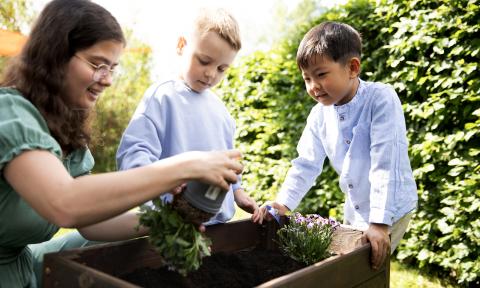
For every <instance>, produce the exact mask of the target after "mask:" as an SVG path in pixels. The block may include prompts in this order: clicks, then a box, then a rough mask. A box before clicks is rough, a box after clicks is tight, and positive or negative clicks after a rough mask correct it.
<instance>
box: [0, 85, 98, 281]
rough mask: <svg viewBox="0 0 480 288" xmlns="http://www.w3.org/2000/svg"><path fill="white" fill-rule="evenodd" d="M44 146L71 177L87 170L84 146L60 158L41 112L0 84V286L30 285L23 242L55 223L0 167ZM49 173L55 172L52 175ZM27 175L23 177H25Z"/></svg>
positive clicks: (47, 235) (45, 236)
mask: <svg viewBox="0 0 480 288" xmlns="http://www.w3.org/2000/svg"><path fill="white" fill-rule="evenodd" d="M37 149H40V150H47V151H50V152H51V153H52V154H54V155H55V156H56V157H58V159H60V160H61V161H62V162H63V164H64V166H65V168H66V169H67V170H68V172H69V173H70V175H72V177H77V176H81V175H85V174H88V173H89V172H90V170H91V169H92V168H93V165H94V161H93V157H92V154H91V153H90V151H89V150H88V149H81V150H75V151H74V152H72V153H71V154H69V155H68V156H67V157H65V158H62V150H61V148H60V145H59V144H58V143H57V141H56V140H55V139H54V138H53V137H52V136H51V135H50V132H49V129H48V127H47V123H46V122H45V119H44V118H43V117H42V115H41V114H40V112H39V111H38V110H37V109H36V108H35V106H33V105H32V103H31V102H29V101H28V100H27V99H25V98H24V97H22V96H21V94H20V93H19V92H18V91H17V90H15V89H12V88H0V172H1V173H0V287H1V288H3V287H8V288H12V287H29V286H34V284H33V283H31V281H32V279H34V278H33V277H32V276H33V267H32V266H33V259H32V252H31V250H30V249H29V248H28V247H27V245H28V244H33V243H40V242H44V241H47V240H49V239H51V238H52V237H53V235H54V234H55V233H56V232H57V231H58V229H59V227H57V226H56V225H54V224H52V223H49V222H48V221H47V220H45V219H44V218H42V217H41V216H40V215H38V214H37V212H36V211H35V210H34V209H33V208H32V207H30V205H29V204H28V203H26V202H25V201H24V200H23V199H22V198H21V197H20V195H19V194H17V192H15V191H14V190H13V189H12V187H11V186H10V185H9V184H8V183H7V181H6V180H5V178H4V177H3V169H4V167H5V166H6V165H7V164H8V163H9V161H11V160H12V159H13V158H14V157H16V156H18V155H19V154H20V153H22V152H23V151H27V150H37ZM52 176H54V175H52ZM25 181H28V179H25Z"/></svg>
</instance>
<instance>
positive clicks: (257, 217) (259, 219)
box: [252, 202, 290, 224]
mask: <svg viewBox="0 0 480 288" xmlns="http://www.w3.org/2000/svg"><path fill="white" fill-rule="evenodd" d="M267 205H270V206H271V207H273V208H274V209H277V212H278V214H280V215H281V216H283V215H285V213H287V212H288V211H290V209H288V208H287V206H285V205H282V204H279V203H277V202H267V203H265V204H263V205H262V207H260V209H258V213H254V214H253V215H252V221H253V223H258V224H262V223H263V220H267V221H271V220H272V219H273V217H272V215H270V213H268V211H267Z"/></svg>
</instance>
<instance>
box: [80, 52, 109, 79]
mask: <svg viewBox="0 0 480 288" xmlns="http://www.w3.org/2000/svg"><path fill="white" fill-rule="evenodd" d="M74 56H75V57H77V58H78V59H80V60H82V61H83V62H85V63H87V64H88V65H90V66H91V67H92V68H93V69H95V72H93V75H92V79H93V81H95V82H100V81H101V80H103V79H105V78H107V76H108V75H110V76H111V77H113V73H114V72H115V71H114V70H113V69H112V68H110V66H108V65H107V64H100V65H95V64H93V63H92V62H90V61H88V60H87V59H85V58H83V57H80V56H78V55H77V54H75V55H74Z"/></svg>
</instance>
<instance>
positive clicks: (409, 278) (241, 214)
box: [55, 207, 453, 288]
mask: <svg viewBox="0 0 480 288" xmlns="http://www.w3.org/2000/svg"><path fill="white" fill-rule="evenodd" d="M236 208H237V209H236V212H235V215H234V217H233V218H232V221H235V220H242V219H248V218H250V214H248V213H247V212H245V211H243V210H241V209H239V208H238V207H236ZM69 231H72V229H60V230H59V231H58V232H57V234H55V236H59V235H62V234H65V233H67V232H69ZM390 287H391V288H407V287H408V288H450V287H453V286H450V285H447V286H444V285H443V284H442V283H441V281H440V279H437V278H435V277H433V276H429V275H425V274H423V273H422V271H419V270H417V269H414V268H411V267H408V266H406V265H405V264H402V263H400V262H398V261H395V260H392V261H391V262H390Z"/></svg>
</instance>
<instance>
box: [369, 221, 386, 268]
mask: <svg viewBox="0 0 480 288" xmlns="http://www.w3.org/2000/svg"><path fill="white" fill-rule="evenodd" d="M367 242H370V244H371V245H372V258H371V262H372V268H373V269H374V270H377V269H379V268H380V266H381V265H382V264H383V262H384V261H385V258H387V255H388V253H390V237H389V234H388V225H385V224H375V223H371V224H370V226H369V227H368V229H367V231H365V232H363V236H362V243H367Z"/></svg>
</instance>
